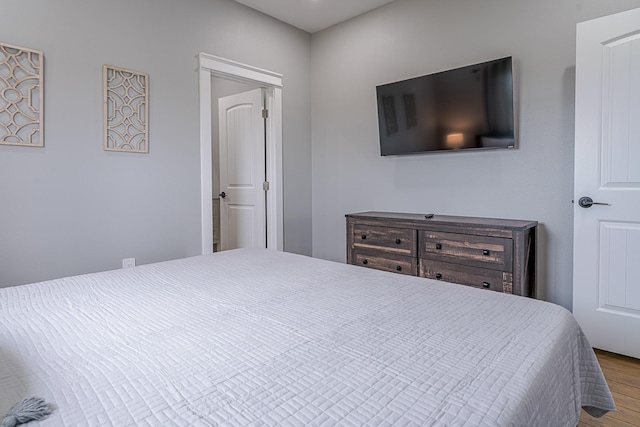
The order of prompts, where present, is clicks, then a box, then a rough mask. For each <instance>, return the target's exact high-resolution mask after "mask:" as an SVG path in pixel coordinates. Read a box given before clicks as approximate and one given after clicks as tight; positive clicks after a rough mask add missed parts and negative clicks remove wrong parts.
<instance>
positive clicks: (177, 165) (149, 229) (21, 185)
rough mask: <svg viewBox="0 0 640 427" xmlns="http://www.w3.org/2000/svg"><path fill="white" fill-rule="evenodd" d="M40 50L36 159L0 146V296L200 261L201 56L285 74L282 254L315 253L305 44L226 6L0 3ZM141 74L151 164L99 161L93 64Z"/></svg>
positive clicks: (0, 17) (13, 30)
mask: <svg viewBox="0 0 640 427" xmlns="http://www.w3.org/2000/svg"><path fill="white" fill-rule="evenodd" d="M0 41H1V42H4V43H9V44H14V45H19V46H25V47H29V48H33V49H38V50H42V51H44V54H45V105H44V108H45V133H44V138H45V148H27V147H10V146H0V286H11V285H17V284H21V283H27V282H33V281H38V280H44V279H50V278H55V277H61V276H67V275H73V274H79V273H84V272H93V271H101V270H107V269H113V268H119V267H120V266H121V260H122V259H123V258H128V257H135V258H136V259H137V261H138V263H149V262H155V261H161V260H166V259H171V258H179V257H184V256H190V255H196V254H198V253H200V239H201V234H200V233H201V231H200V175H199V174H200V160H199V155H200V152H199V109H198V108H199V104H198V74H197V72H196V68H197V60H196V55H197V54H198V52H207V53H211V54H213V55H217V56H221V57H225V58H229V59H232V60H235V61H239V62H243V63H247V64H251V65H254V66H257V67H260V68H263V69H268V70H272V71H275V72H279V73H282V74H283V75H284V89H283V103H284V106H283V108H284V111H283V115H284V129H283V150H284V192H285V193H284V199H285V210H284V222H285V224H284V227H285V230H284V233H285V242H284V245H285V249H286V250H289V251H293V252H301V253H310V252H311V243H310V242H311V232H310V230H311V214H310V212H311V198H310V188H311V175H310V172H309V170H310V164H311V159H310V153H311V147H310V136H309V135H310V113H309V102H310V101H309V67H310V56H309V51H310V36H309V34H307V33H305V32H303V31H300V30H297V29H295V28H293V27H290V26H288V25H284V24H282V23H281V22H279V21H276V20H275V19H272V18H269V17H266V16H265V15H262V14H260V13H258V12H256V11H253V10H251V9H249V8H246V7H245V6H242V5H240V4H238V3H235V2H233V1H231V0H188V1H185V0H112V1H101V2H98V1H86V0H55V1H45V2H43V1H37V0H3V2H2V12H1V13H0ZM105 63H106V64H111V65H117V66H121V67H126V68H130V69H133V70H138V71H141V72H145V73H149V74H150V95H149V96H150V144H149V145H150V153H149V154H146V155H145V154H129V153H114V152H106V151H103V150H102V133H101V132H102V121H101V120H102V119H101V117H102V116H101V114H102V92H101V84H102V80H101V79H102V65H103V64H105Z"/></svg>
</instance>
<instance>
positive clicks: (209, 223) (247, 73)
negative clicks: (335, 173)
mask: <svg viewBox="0 0 640 427" xmlns="http://www.w3.org/2000/svg"><path fill="white" fill-rule="evenodd" d="M198 60H199V98H200V172H201V176H200V179H201V181H200V185H201V230H202V253H203V254H209V253H212V252H213V250H214V242H213V197H214V194H217V193H214V191H213V190H214V184H213V179H212V177H213V162H212V153H213V142H212V141H213V138H212V114H213V111H212V110H213V108H212V102H217V98H214V95H213V93H212V76H213V77H216V78H219V79H224V80H230V81H233V82H236V83H238V82H239V83H244V84H246V85H250V86H253V87H259V88H262V89H264V92H265V106H266V109H267V110H268V114H267V117H266V119H265V127H266V130H265V146H266V149H265V167H266V177H267V179H266V181H267V182H268V184H267V186H268V191H266V223H267V236H266V246H267V248H269V249H276V250H282V249H283V212H282V207H283V203H282V75H280V74H278V73H274V72H271V71H267V70H262V69H259V68H256V67H253V66H250V65H246V64H241V63H239V62H235V61H231V60H228V59H224V58H220V57H216V56H213V55H209V54H206V53H201V54H199V56H198Z"/></svg>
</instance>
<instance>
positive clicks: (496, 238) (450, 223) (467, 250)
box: [346, 212, 538, 297]
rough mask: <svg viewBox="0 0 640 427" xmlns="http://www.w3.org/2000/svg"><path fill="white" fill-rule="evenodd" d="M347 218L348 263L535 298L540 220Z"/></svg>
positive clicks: (365, 215)
mask: <svg viewBox="0 0 640 427" xmlns="http://www.w3.org/2000/svg"><path fill="white" fill-rule="evenodd" d="M346 217H347V263H349V264H354V265H361V266H364V267H369V268H375V269H378V270H385V271H393V272H396V273H400V274H409V275H412V276H420V277H428V278H430V279H438V280H444V281H447V282H454V283H460V284H463V285H468V286H474V287H478V288H485V289H490V290H494V291H498V292H506V293H510V294H515V295H521V296H530V297H535V295H536V229H537V226H538V223H537V221H521V220H512V219H495V218H474V217H463V216H446V215H434V216H433V217H432V218H428V219H427V218H425V215H424V214H406V213H390V212H362V213H354V214H348V215H346Z"/></svg>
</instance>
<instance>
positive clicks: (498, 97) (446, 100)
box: [376, 57, 515, 156]
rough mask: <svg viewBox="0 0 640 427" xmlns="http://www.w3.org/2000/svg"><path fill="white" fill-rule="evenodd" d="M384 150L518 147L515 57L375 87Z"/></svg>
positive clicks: (393, 152) (397, 152)
mask: <svg viewBox="0 0 640 427" xmlns="http://www.w3.org/2000/svg"><path fill="white" fill-rule="evenodd" d="M376 93H377V97H378V128H379V131H380V154H381V155H383V156H388V155H400V154H415V153H427V152H442V151H454V150H458V151H460V150H469V149H496V148H514V147H515V136H514V126H513V72H512V64H511V57H507V58H502V59H497V60H494V61H488V62H483V63H481V64H475V65H469V66H467V67H462V68H456V69H453V70H448V71H443V72H439V73H435V74H429V75H426V76H421V77H416V78H413V79H409V80H403V81H399V82H395V83H389V84H385V85H380V86H377V87H376Z"/></svg>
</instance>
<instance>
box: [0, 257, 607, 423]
mask: <svg viewBox="0 0 640 427" xmlns="http://www.w3.org/2000/svg"><path fill="white" fill-rule="evenodd" d="M28 395H37V396H41V397H44V398H45V399H46V400H47V401H48V402H50V403H51V405H52V408H53V413H52V414H51V415H50V416H49V417H48V418H46V419H45V420H42V421H40V422H32V423H31V424H30V425H33V426H36V425H41V426H43V427H44V426H61V425H69V426H75V425H87V426H104V425H114V426H129V425H141V426H158V425H162V426H213V425H221V426H222V425H229V426H231V425H234V426H236V425H237V426H258V425H259V426H263V425H265V426H270V425H273V426H276V425H277V426H329V425H341V426H360V425H376V426H385V425H402V426H413V425H415V426H445V425H446V426H514V425H536V426H540V425H545V426H574V425H576V424H577V422H578V418H579V413H580V407H581V406H584V407H587V408H589V410H590V411H591V412H592V413H594V414H596V415H600V414H602V413H604V412H606V411H607V410H612V409H614V404H613V400H612V398H611V394H610V393H609V389H608V387H607V384H606V382H605V380H604V377H603V375H602V372H601V370H600V367H599V365H598V363H597V359H596V358H595V356H594V353H593V350H592V349H591V348H590V346H589V343H588V341H587V340H586V338H585V336H584V335H583V333H582V331H581V330H580V327H579V326H578V324H577V323H576V321H575V320H574V318H573V316H572V315H571V314H570V313H569V312H568V311H567V310H565V309H564V308H562V307H559V306H557V305H554V304H550V303H546V302H543V301H537V300H532V299H528V298H523V297H518V296H513V295H506V294H500V293H496V292H491V291H485V290H479V289H473V288H470V287H466V286H461V285H456V284H450V283H443V282H438V281H432V280H429V279H423V278H417V277H407V276H403V275H398V274H393V273H386V272H381V271H376V270H371V269H365V268H361V267H356V266H352V265H345V264H341V263H335V262H330V261H324V260H319V259H313V258H310V257H305V256H301V255H294V254H288V253H283V252H276V251H270V250H253V249H239V250H234V251H226V252H221V253H216V254H213V255H204V256H198V257H193V258H186V259H182V260H176V261H168V262H163V263H158V264H151V265H146V266H140V267H136V268H132V269H124V270H115V271H109V272H104V273H97V274H89V275H83V276H77V277H70V278H63V279H58V280H52V281H48V282H42V283H37V284H31V285H24V286H18V287H12V288H4V289H0V414H4V413H6V411H7V410H8V409H9V408H10V407H11V406H12V405H13V404H14V403H16V402H18V401H20V400H21V399H22V398H24V397H26V396H28Z"/></svg>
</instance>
